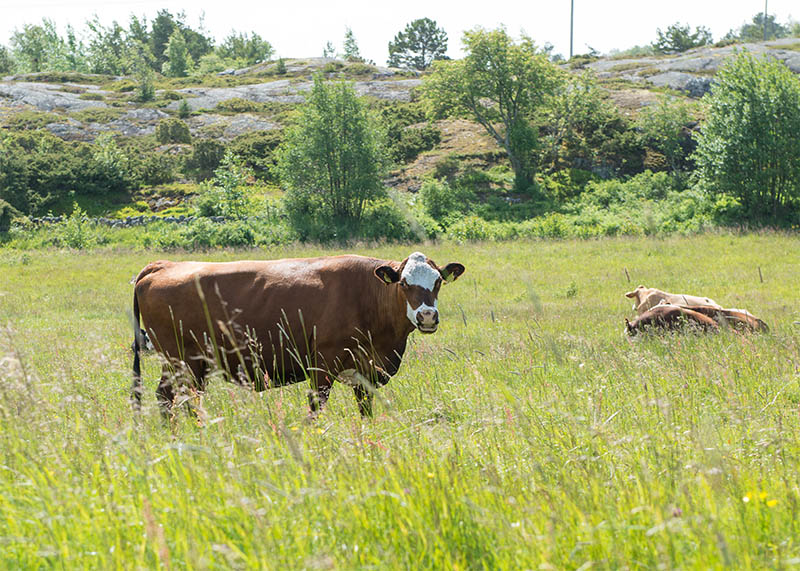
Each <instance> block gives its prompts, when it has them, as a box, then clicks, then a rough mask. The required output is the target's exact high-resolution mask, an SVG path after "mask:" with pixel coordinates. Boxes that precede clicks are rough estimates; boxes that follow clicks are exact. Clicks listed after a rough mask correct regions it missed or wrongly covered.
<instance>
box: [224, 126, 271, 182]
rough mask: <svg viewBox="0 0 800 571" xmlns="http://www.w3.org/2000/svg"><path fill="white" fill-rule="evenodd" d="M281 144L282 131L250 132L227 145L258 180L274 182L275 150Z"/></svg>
mask: <svg viewBox="0 0 800 571" xmlns="http://www.w3.org/2000/svg"><path fill="white" fill-rule="evenodd" d="M282 142H283V132H282V131H279V130H273V131H251V132H249V133H243V134H241V135H239V136H237V137H236V138H235V139H234V140H233V141H231V142H230V143H229V144H228V149H229V150H230V152H231V153H233V154H234V155H236V156H238V157H239V158H240V159H241V160H242V162H243V163H244V164H245V165H246V166H247V168H249V169H250V170H251V171H252V172H253V175H254V176H255V177H256V178H257V179H258V180H261V181H275V179H276V172H275V169H276V165H277V161H276V157H275V150H276V149H277V148H278V146H279V145H280V144H281V143H282Z"/></svg>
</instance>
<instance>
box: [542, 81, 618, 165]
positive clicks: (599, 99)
mask: <svg viewBox="0 0 800 571" xmlns="http://www.w3.org/2000/svg"><path fill="white" fill-rule="evenodd" d="M541 115H542V122H543V125H542V129H541V130H542V131H543V132H544V141H543V143H544V144H543V145H542V155H541V156H542V164H543V165H544V166H545V167H546V168H548V170H550V171H558V170H561V169H565V168H579V169H584V170H594V169H595V168H603V169H605V168H612V169H614V170H620V169H621V168H622V166H623V165H622V164H620V163H621V162H622V161H621V160H620V157H618V156H617V155H618V149H617V148H616V146H617V144H618V141H617V139H618V138H619V137H620V136H621V135H622V133H624V132H625V131H626V130H627V128H628V125H627V122H626V121H625V120H624V119H623V117H622V116H621V115H620V113H619V110H618V109H617V106H616V105H614V104H613V103H612V102H611V101H610V100H609V98H608V95H607V94H606V92H605V91H604V90H603V89H601V88H600V87H599V86H598V84H597V79H596V78H595V76H594V75H593V74H591V73H590V72H586V73H583V74H582V75H580V76H577V77H572V78H570V79H569V81H568V82H567V83H565V84H563V86H562V88H561V89H559V90H558V92H557V93H556V96H555V97H552V98H550V99H549V100H548V101H547V102H546V104H545V106H544V108H543V112H542V114H541Z"/></svg>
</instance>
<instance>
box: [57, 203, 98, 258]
mask: <svg viewBox="0 0 800 571" xmlns="http://www.w3.org/2000/svg"><path fill="white" fill-rule="evenodd" d="M97 240H98V236H97V234H96V232H95V231H94V229H93V228H92V223H91V222H89V220H88V218H87V217H86V212H84V211H83V210H81V208H80V206H78V203H77V202H75V203H73V205H72V214H70V215H69V217H68V218H67V219H66V220H65V221H64V222H63V223H62V224H60V225H58V227H57V231H56V235H55V239H54V240H53V242H54V245H56V246H64V247H67V248H72V249H74V250H83V249H84V248H90V247H92V246H93V245H94V244H95V243H97Z"/></svg>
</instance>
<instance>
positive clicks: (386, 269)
mask: <svg viewBox="0 0 800 571" xmlns="http://www.w3.org/2000/svg"><path fill="white" fill-rule="evenodd" d="M375 277H377V278H378V279H380V280H381V281H382V282H384V283H387V284H393V283H397V282H399V281H400V274H399V273H398V272H397V270H395V269H394V268H393V267H392V266H378V267H377V268H375Z"/></svg>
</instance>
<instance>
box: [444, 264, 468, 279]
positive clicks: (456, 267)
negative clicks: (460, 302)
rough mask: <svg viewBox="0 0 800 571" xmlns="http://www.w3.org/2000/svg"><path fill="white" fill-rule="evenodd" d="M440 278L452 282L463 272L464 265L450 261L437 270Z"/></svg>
mask: <svg viewBox="0 0 800 571" xmlns="http://www.w3.org/2000/svg"><path fill="white" fill-rule="evenodd" d="M439 273H440V274H442V279H443V280H444V281H446V282H454V281H456V280H457V279H458V276H460V275H461V274H463V273H464V266H463V265H462V264H459V263H458V262H452V263H450V264H447V265H446V266H445V267H443V268H442V269H440V270H439Z"/></svg>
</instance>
